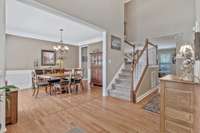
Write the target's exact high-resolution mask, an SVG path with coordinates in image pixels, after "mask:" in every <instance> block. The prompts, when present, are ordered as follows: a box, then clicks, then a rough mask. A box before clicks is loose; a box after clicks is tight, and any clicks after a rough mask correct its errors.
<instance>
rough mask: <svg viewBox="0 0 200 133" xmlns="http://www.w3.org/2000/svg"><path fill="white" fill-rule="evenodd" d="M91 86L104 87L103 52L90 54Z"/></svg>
mask: <svg viewBox="0 0 200 133" xmlns="http://www.w3.org/2000/svg"><path fill="white" fill-rule="evenodd" d="M90 62H91V84H92V85H97V86H102V52H94V53H90Z"/></svg>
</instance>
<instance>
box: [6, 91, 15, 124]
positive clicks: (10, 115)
mask: <svg viewBox="0 0 200 133" xmlns="http://www.w3.org/2000/svg"><path fill="white" fill-rule="evenodd" d="M17 110H18V91H17V90H16V91H11V92H9V93H8V94H6V124H15V123H17V119H18V115H17V113H18V112H17Z"/></svg>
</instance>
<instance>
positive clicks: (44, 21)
mask: <svg viewBox="0 0 200 133" xmlns="http://www.w3.org/2000/svg"><path fill="white" fill-rule="evenodd" d="M60 28H62V29H64V33H63V41H64V43H66V44H72V45H79V44H81V43H82V42H85V41H89V40H99V39H100V38H101V35H102V34H101V32H99V31H97V30H95V29H93V28H91V27H89V26H86V25H84V24H80V23H78V22H75V21H73V20H70V19H69V18H67V17H63V16H58V15H56V14H52V13H50V12H48V11H46V10H43V9H39V8H36V7H34V6H31V5H27V4H24V3H21V2H19V1H17V0H6V33H7V34H12V35H17V36H23V37H30V38H35V39H40V40H47V41H53V42H58V41H59V39H60V36H59V35H60V34H59V29H60Z"/></svg>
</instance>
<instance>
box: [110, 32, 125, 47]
mask: <svg viewBox="0 0 200 133" xmlns="http://www.w3.org/2000/svg"><path fill="white" fill-rule="evenodd" d="M121 47H122V40H121V38H120V37H116V36H114V35H111V48H112V49H115V50H121Z"/></svg>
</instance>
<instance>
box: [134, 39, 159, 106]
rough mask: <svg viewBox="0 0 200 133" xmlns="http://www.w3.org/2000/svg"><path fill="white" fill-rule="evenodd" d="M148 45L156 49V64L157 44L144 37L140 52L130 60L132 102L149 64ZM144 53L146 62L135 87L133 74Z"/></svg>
mask: <svg viewBox="0 0 200 133" xmlns="http://www.w3.org/2000/svg"><path fill="white" fill-rule="evenodd" d="M149 46H152V47H154V48H155V49H156V65H158V56H157V54H158V47H157V45H155V44H153V43H151V42H149V40H148V39H146V41H145V45H144V48H143V49H142V50H141V52H140V54H139V55H138V56H137V57H135V56H136V55H135V56H134V57H133V61H132V80H131V82H132V83H131V88H132V90H133V101H134V102H136V101H135V100H136V98H135V97H136V94H137V92H138V90H139V86H140V84H141V82H142V80H143V78H144V76H145V73H146V71H147V68H148V66H149ZM144 54H146V64H145V67H144V69H143V71H142V73H141V77H140V78H139V81H138V82H137V85H136V87H135V81H134V79H135V77H134V74H135V72H136V67H137V65H138V64H139V61H140V60H141V58H142V56H144Z"/></svg>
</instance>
